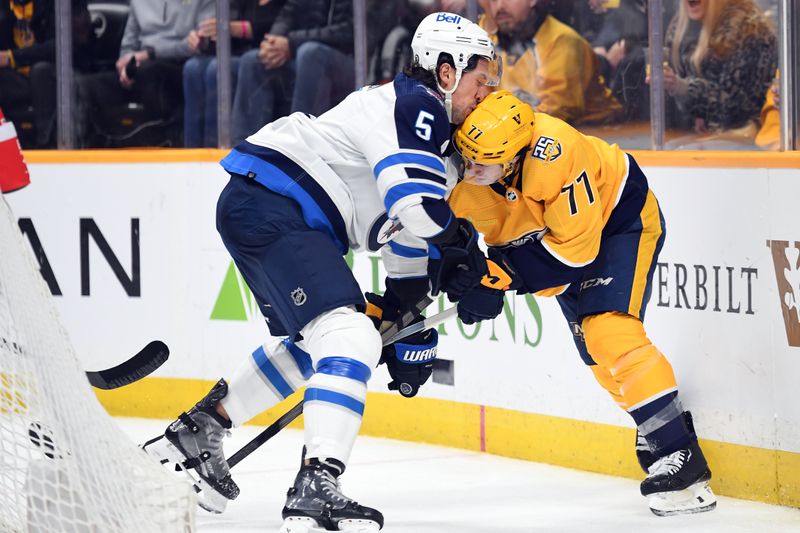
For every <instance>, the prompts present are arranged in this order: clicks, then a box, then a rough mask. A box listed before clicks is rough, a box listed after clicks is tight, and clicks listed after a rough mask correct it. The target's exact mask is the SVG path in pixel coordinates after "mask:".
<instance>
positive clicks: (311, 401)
mask: <svg viewBox="0 0 800 533" xmlns="http://www.w3.org/2000/svg"><path fill="white" fill-rule="evenodd" d="M301 333H302V335H303V338H304V339H305V343H306V346H307V347H308V350H309V352H310V353H311V354H312V356H313V358H314V362H315V363H316V373H315V374H314V375H313V376H311V378H310V379H309V380H308V385H307V386H306V391H305V397H304V405H303V412H304V413H305V438H306V448H307V452H308V453H307V456H308V457H309V458H314V457H317V458H319V457H330V458H336V459H338V460H339V461H341V462H342V463H343V464H346V463H347V459H348V458H349V456H350V451H351V449H352V447H353V443H354V442H355V438H356V435H357V434H358V430H359V428H360V427H361V418H362V416H363V414H364V402H365V401H366V399H367V381H368V380H369V378H370V376H371V374H372V370H371V369H372V368H373V367H375V366H376V365H377V363H378V359H379V358H380V353H381V339H380V335H378V332H377V330H376V329H375V326H374V325H373V324H372V321H371V320H370V319H369V318H368V317H367V316H366V315H364V314H363V313H358V312H356V311H355V310H354V309H351V308H338V309H334V310H333V311H329V312H327V313H325V314H324V315H322V316H320V317H319V318H317V319H315V320H313V321H312V322H310V323H309V324H308V325H307V326H306V327H305V328H303V330H302V332H301Z"/></svg>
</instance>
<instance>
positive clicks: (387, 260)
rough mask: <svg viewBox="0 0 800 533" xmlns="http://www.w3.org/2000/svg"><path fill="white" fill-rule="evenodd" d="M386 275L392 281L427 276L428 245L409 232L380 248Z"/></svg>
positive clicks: (400, 234) (404, 232)
mask: <svg viewBox="0 0 800 533" xmlns="http://www.w3.org/2000/svg"><path fill="white" fill-rule="evenodd" d="M381 258H382V259H383V266H384V268H385V269H386V275H387V276H389V277H390V278H394V279H408V278H421V277H425V276H427V275H428V243H427V242H425V240H424V239H422V238H421V237H417V236H416V235H413V234H411V232H409V231H405V230H404V231H401V232H400V233H399V234H398V235H397V237H395V238H394V239H392V240H391V241H389V242H388V243H387V244H386V246H383V247H381Z"/></svg>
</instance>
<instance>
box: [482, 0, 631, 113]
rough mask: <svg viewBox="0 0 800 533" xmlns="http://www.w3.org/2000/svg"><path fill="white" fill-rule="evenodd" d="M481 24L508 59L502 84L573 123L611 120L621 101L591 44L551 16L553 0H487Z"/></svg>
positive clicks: (544, 110)
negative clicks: (603, 74) (601, 70)
mask: <svg viewBox="0 0 800 533" xmlns="http://www.w3.org/2000/svg"><path fill="white" fill-rule="evenodd" d="M485 3H486V6H485V7H486V8H487V13H486V15H485V16H484V17H482V18H481V20H480V24H481V26H483V27H484V29H486V30H487V31H488V32H489V34H490V35H491V36H492V38H493V40H494V41H495V44H496V45H497V48H498V49H499V51H500V55H501V56H502V57H503V64H504V67H503V68H504V70H503V80H502V82H501V85H500V88H501V89H506V90H509V91H511V92H513V93H514V94H515V95H517V96H518V97H519V98H521V99H523V100H525V101H527V102H528V103H529V104H531V105H532V106H533V107H534V108H535V110H536V111H538V112H542V113H547V114H549V115H552V116H554V117H558V118H560V119H562V120H565V121H567V122H569V123H570V124H588V123H602V122H609V121H613V120H615V119H617V118H619V117H620V116H621V114H622V105H620V103H619V102H618V101H617V100H616V98H614V96H613V95H612V94H611V90H610V89H609V88H608V87H607V86H606V84H605V80H604V79H603V76H601V75H600V73H599V68H600V65H599V60H598V59H597V56H595V53H594V51H593V50H592V45H591V44H589V42H588V41H587V40H586V39H584V38H583V37H581V36H580V35H579V34H578V32H576V31H575V30H573V29H572V28H570V27H569V26H567V25H566V24H563V23H562V22H559V21H558V20H557V19H556V18H555V17H553V16H552V15H550V14H549V3H550V0H487V2H485Z"/></svg>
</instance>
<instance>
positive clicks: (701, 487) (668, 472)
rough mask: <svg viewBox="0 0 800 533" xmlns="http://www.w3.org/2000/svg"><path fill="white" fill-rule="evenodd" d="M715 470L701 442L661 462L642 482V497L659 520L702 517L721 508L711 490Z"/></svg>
mask: <svg viewBox="0 0 800 533" xmlns="http://www.w3.org/2000/svg"><path fill="white" fill-rule="evenodd" d="M710 479H711V470H709V468H708V463H707V462H706V459H705V457H704V456H703V452H702V451H701V450H700V446H699V445H698V444H697V441H696V440H695V441H692V443H691V444H689V447H688V448H686V449H683V450H678V451H676V452H674V453H671V454H669V455H667V456H665V457H661V458H660V459H658V460H657V461H656V462H655V463H653V465H652V466H651V467H650V475H649V476H647V477H646V478H645V480H644V481H642V484H641V491H642V495H643V496H646V497H647V503H648V505H649V506H650V510H651V511H653V513H654V514H656V515H658V516H670V515H675V514H689V513H702V512H705V511H710V510H712V509H714V508H715V507H716V506H717V498H716V496H714V493H713V492H712V491H711V488H709V486H708V482H709V480H710Z"/></svg>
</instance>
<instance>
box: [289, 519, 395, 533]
mask: <svg viewBox="0 0 800 533" xmlns="http://www.w3.org/2000/svg"><path fill="white" fill-rule="evenodd" d="M380 529H381V526H379V525H378V524H377V523H376V522H373V521H372V520H340V521H339V529H337V530H335V531H347V532H348V533H374V532H375V531H380ZM330 531H331V530H330V529H325V528H323V527H320V526H319V524H317V521H316V520H314V519H313V518H308V517H305V516H290V517H289V518H287V519H286V520H284V522H283V526H281V529H280V533H330Z"/></svg>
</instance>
